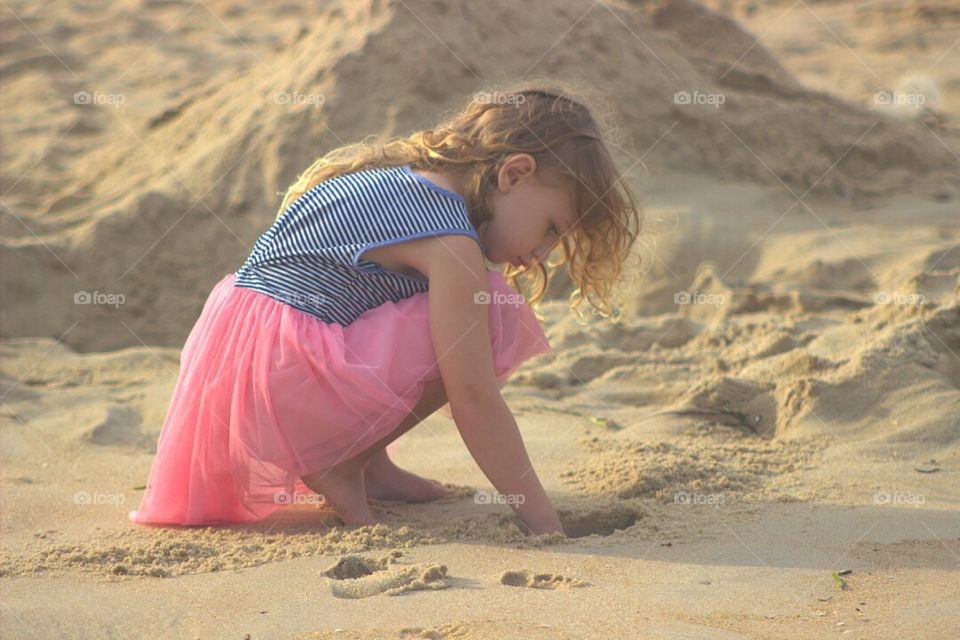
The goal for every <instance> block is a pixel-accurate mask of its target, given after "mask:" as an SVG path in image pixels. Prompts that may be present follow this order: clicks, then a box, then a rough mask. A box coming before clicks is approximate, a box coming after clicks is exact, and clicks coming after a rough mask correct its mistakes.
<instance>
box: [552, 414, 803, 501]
mask: <svg viewBox="0 0 960 640" xmlns="http://www.w3.org/2000/svg"><path fill="white" fill-rule="evenodd" d="M586 445H587V448H588V449H589V450H590V451H591V453H590V454H589V455H588V456H587V457H586V458H585V459H584V460H582V461H578V462H576V463H572V464H571V465H570V468H569V469H568V470H567V471H565V472H564V473H563V474H561V476H562V477H563V479H564V482H565V483H566V484H567V485H568V486H570V487H571V488H573V489H575V490H577V491H579V492H584V493H588V494H591V495H603V494H607V495H611V494H612V495H615V496H616V497H618V498H620V499H630V498H641V497H643V498H655V499H656V500H658V501H660V502H662V503H675V504H686V503H691V502H692V503H697V501H698V500H701V499H703V500H715V501H719V503H720V504H723V503H726V502H727V501H728V500H734V499H736V500H738V501H744V500H757V499H765V500H770V499H774V500H796V499H803V498H808V497H809V496H808V495H806V494H805V493H803V490H799V491H797V490H795V489H796V485H799V484H800V483H799V482H798V481H797V480H798V479H799V478H800V475H801V472H802V471H803V470H805V469H808V468H810V465H812V464H813V463H814V461H815V454H816V452H817V446H816V445H815V444H814V443H813V442H809V443H801V442H789V443H783V442H778V443H772V442H769V441H764V440H756V439H754V438H749V437H744V436H742V435H738V434H735V433H733V432H731V431H729V430H726V431H719V432H718V431H714V435H713V436H712V437H708V436H707V435H705V434H700V435H699V436H698V437H690V438H686V439H683V440H681V441H679V442H659V443H640V442H629V441H623V440H618V439H615V438H598V437H594V438H592V439H590V440H588V441H587V442H586ZM791 488H793V489H794V491H791Z"/></svg>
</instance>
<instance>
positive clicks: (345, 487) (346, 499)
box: [301, 462, 377, 525]
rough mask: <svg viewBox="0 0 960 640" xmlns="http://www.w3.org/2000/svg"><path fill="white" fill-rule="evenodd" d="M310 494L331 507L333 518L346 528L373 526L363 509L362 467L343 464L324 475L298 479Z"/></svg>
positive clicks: (365, 498) (371, 517)
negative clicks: (311, 492) (322, 499)
mask: <svg viewBox="0 0 960 640" xmlns="http://www.w3.org/2000/svg"><path fill="white" fill-rule="evenodd" d="M301 480H303V483H304V484H305V485H307V486H308V487H310V489H312V490H313V491H316V492H317V493H319V494H321V495H323V498H324V500H325V501H326V502H327V503H328V504H329V505H330V506H332V507H333V510H334V511H335V512H336V514H337V517H339V518H340V519H341V520H343V522H344V524H346V525H367V524H376V522H377V521H376V519H375V518H374V517H373V514H372V513H370V507H369V506H368V505H367V494H366V488H365V486H364V481H363V467H362V466H361V465H358V464H356V463H349V462H346V463H343V464H340V465H337V466H335V467H331V468H330V469H327V470H326V471H318V472H317V473H311V474H310V475H306V476H303V477H302V478H301Z"/></svg>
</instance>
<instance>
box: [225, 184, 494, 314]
mask: <svg viewBox="0 0 960 640" xmlns="http://www.w3.org/2000/svg"><path fill="white" fill-rule="evenodd" d="M444 234H461V235H466V236H470V237H471V238H473V239H474V240H476V241H477V244H479V245H480V250H481V251H483V245H482V244H481V243H480V238H479V236H478V235H477V232H476V230H475V229H474V228H473V225H472V224H471V223H470V219H469V218H468V217H467V204H466V201H465V200H464V199H463V196H461V195H460V194H458V193H454V192H453V191H449V190H447V189H444V188H443V187H441V186H439V185H437V184H434V183H433V182H431V181H429V180H427V179H426V178H425V177H423V176H421V175H418V174H416V173H414V172H413V170H412V169H411V167H410V165H402V166H394V167H379V168H374V169H365V170H362V171H357V172H354V173H349V174H345V175H341V176H337V177H335V178H331V179H329V180H325V181H323V182H321V183H320V184H318V185H316V186H314V187H313V188H311V189H309V190H308V191H306V192H305V193H304V194H303V195H302V196H300V197H299V198H297V199H296V200H295V201H294V202H293V203H291V204H290V205H289V206H288V207H287V208H286V209H285V210H284V211H283V212H282V213H281V214H280V216H279V217H278V218H277V220H276V221H275V222H274V223H273V225H271V226H270V228H269V229H267V230H266V231H265V232H264V233H263V234H262V235H261V236H260V237H259V238H258V239H257V242H256V244H255V245H254V247H253V251H252V252H251V253H250V256H249V257H248V258H247V259H246V261H245V262H244V263H243V265H242V266H241V267H240V269H238V270H237V271H236V273H235V275H236V280H235V282H234V286H237V287H244V288H247V289H253V290H254V291H259V292H261V293H264V294H266V295H268V296H270V297H271V298H274V299H276V300H279V301H280V302H283V303H286V304H289V305H291V306H293V307H296V308H297V309H300V310H301V311H304V312H306V313H309V314H311V315H314V316H316V317H317V318H320V319H321V320H323V321H324V322H327V323H337V324H340V325H343V326H347V325H349V324H350V323H351V322H353V321H354V320H355V319H356V318H357V317H359V316H360V315H361V314H362V313H363V312H364V311H367V310H369V309H373V308H374V307H378V306H380V305H382V304H384V303H385V302H387V301H392V302H399V301H400V300H402V299H404V298H407V297H409V296H412V295H414V294H416V293H420V292H424V291H427V290H428V280H427V279H426V278H423V277H421V276H417V277H413V276H407V275H404V274H402V273H398V272H396V271H390V270H387V269H384V268H382V267H381V266H380V265H379V264H377V263H376V262H372V261H369V260H364V259H362V258H360V254H361V253H363V252H364V251H365V250H367V249H372V248H374V247H380V246H384V245H388V244H395V243H398V242H403V241H404V240H412V239H415V238H423V237H427V236H439V235H444Z"/></svg>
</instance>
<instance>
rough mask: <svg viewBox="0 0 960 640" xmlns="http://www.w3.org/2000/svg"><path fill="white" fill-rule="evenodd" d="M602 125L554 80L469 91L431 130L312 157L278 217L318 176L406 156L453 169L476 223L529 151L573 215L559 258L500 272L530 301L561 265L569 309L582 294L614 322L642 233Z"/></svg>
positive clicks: (414, 162) (423, 165) (407, 160)
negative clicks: (563, 191)
mask: <svg viewBox="0 0 960 640" xmlns="http://www.w3.org/2000/svg"><path fill="white" fill-rule="evenodd" d="M579 93H581V94H583V93H584V92H583V91H581V92H579ZM610 130H612V128H611V129H610ZM610 130H608V128H607V127H601V124H600V123H599V122H598V120H597V119H596V118H595V117H594V113H593V112H592V111H591V109H590V108H589V107H588V106H587V104H586V100H585V98H583V97H579V98H578V97H574V92H573V91H572V90H569V89H565V88H561V87H560V85H559V84H558V83H556V82H554V81H548V82H543V81H538V82H527V83H523V84H519V85H516V86H513V87H510V88H506V89H505V90H489V91H482V92H477V93H475V94H473V96H471V98H470V100H469V101H468V102H467V103H466V105H464V106H463V108H462V109H460V110H459V112H457V113H456V114H455V115H454V116H453V117H452V118H450V119H449V120H447V121H445V122H443V123H441V124H439V125H437V126H436V127H434V128H432V129H426V130H423V131H417V132H415V133H412V134H410V135H409V136H407V137H393V138H389V139H387V140H386V141H383V142H380V143H376V142H372V143H368V142H361V143H357V144H353V145H347V146H344V147H340V148H337V149H334V150H333V151H331V152H329V153H327V154H326V155H324V156H322V157H320V158H318V159H317V160H315V161H314V162H313V164H311V165H310V166H309V167H307V169H306V170H305V171H304V172H303V173H301V174H300V176H299V177H298V178H297V180H296V181H295V182H294V183H293V184H292V185H291V186H290V188H289V189H288V190H287V192H286V195H285V196H284V198H283V201H282V203H281V204H280V210H279V212H278V213H277V217H278V218H279V217H280V215H282V214H283V212H284V211H286V209H287V208H288V207H289V206H290V205H291V204H292V203H293V202H294V201H295V200H296V199H297V198H299V197H300V196H302V195H303V194H304V193H305V192H307V191H309V190H310V189H311V188H313V187H314V186H316V185H317V184H319V183H321V182H323V181H324V180H328V179H331V178H334V177H337V176H340V175H344V174H347V173H352V172H355V171H361V170H364V169H371V168H380V167H390V166H398V165H406V164H409V165H411V167H412V168H413V169H418V170H424V171H435V172H442V173H449V174H452V175H453V176H455V177H456V180H457V181H458V183H459V184H461V185H463V186H464V189H465V191H466V193H465V194H464V197H465V200H466V203H467V211H468V215H469V218H470V222H471V223H472V224H473V227H474V228H475V229H479V228H480V226H481V225H482V224H483V223H484V222H485V221H487V220H489V219H491V217H492V211H491V208H490V199H491V196H492V194H493V193H494V192H495V191H496V189H497V183H498V173H499V170H500V167H501V166H502V165H503V163H504V162H505V161H506V159H507V158H509V157H510V156H511V155H512V154H518V153H525V154H529V155H531V156H533V158H534V159H535V160H536V162H537V170H536V174H537V177H538V178H539V179H541V180H543V181H544V182H550V183H553V182H555V181H556V178H557V177H558V176H559V177H560V178H561V179H563V178H569V181H568V182H569V184H572V185H574V188H575V194H576V195H575V203H576V212H577V218H578V219H577V222H576V223H575V224H574V225H573V226H571V227H570V229H568V230H567V232H566V233H565V234H564V235H563V236H562V237H561V238H560V241H559V242H558V244H557V247H556V249H554V253H556V251H557V249H561V248H562V256H561V257H560V259H559V260H558V261H556V262H553V261H551V260H550V259H547V260H544V261H542V262H538V263H535V264H533V265H531V266H530V267H527V268H524V267H513V266H512V265H509V264H508V265H505V267H504V272H503V275H504V280H505V281H506V282H507V283H508V284H509V285H510V286H511V287H513V288H514V289H515V290H518V291H520V292H521V293H523V294H524V297H525V298H526V300H527V301H528V303H529V304H530V306H531V307H532V308H536V305H537V303H538V302H539V301H540V299H541V298H542V297H543V295H544V293H545V292H546V290H547V286H548V285H549V283H550V279H551V276H552V275H553V274H554V272H555V271H556V270H557V268H559V267H560V266H562V265H563V264H564V263H566V264H567V273H568V274H569V276H570V278H571V280H572V281H573V283H574V284H575V285H576V288H575V289H574V290H573V292H572V293H571V294H570V307H571V309H572V310H573V311H574V312H575V313H576V314H577V316H578V317H580V318H581V319H583V316H582V314H581V313H580V312H579V311H578V307H579V305H580V304H582V302H583V301H584V300H587V301H589V302H590V304H591V306H592V307H593V309H594V310H595V312H596V313H597V314H599V315H601V316H603V317H605V318H611V317H612V318H613V320H614V321H617V320H619V319H620V317H621V316H622V308H618V309H617V313H616V314H614V305H613V303H612V301H611V297H612V295H611V294H612V292H614V290H615V289H616V288H617V285H618V283H619V281H620V278H621V275H622V274H623V269H624V264H625V263H626V261H627V259H628V257H629V256H630V255H631V248H632V247H633V244H634V242H635V240H636V239H637V237H638V236H639V234H640V230H641V226H642V211H641V208H640V204H639V200H638V198H637V196H636V195H635V194H634V193H633V191H632V190H631V189H630V188H629V187H628V185H627V184H626V183H625V181H624V177H623V175H622V174H621V172H620V170H619V169H618V167H617V164H616V163H615V161H614V160H613V158H612V156H611V153H610V151H609V149H608V147H607V144H606V142H605V140H606V139H607V138H608V136H609V131H610ZM548 177H549V178H550V179H549V180H547V178H548ZM553 255H554V254H551V257H552V256H553ZM617 297H618V298H619V292H618V296H617Z"/></svg>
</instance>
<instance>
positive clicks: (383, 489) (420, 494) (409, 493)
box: [363, 459, 452, 502]
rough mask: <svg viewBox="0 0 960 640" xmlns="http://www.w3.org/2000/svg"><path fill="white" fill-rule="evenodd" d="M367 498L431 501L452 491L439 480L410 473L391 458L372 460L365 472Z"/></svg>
mask: <svg viewBox="0 0 960 640" xmlns="http://www.w3.org/2000/svg"><path fill="white" fill-rule="evenodd" d="M363 475H364V483H365V486H366V489H367V498H370V499H372V500H395V501H399V502H430V501H432V500H439V499H440V498H444V497H446V496H448V495H450V494H451V493H452V491H450V490H449V489H447V488H445V487H444V486H443V485H441V484H440V483H439V482H436V481H434V480H430V479H428V478H424V477H421V476H418V475H417V474H415V473H410V472H409V471H406V470H405V469H401V468H400V467H398V466H397V465H395V464H393V462H391V461H390V460H389V459H387V460H386V462H384V461H383V459H374V460H371V461H370V464H369V465H367V468H366V469H365V470H364V472H363Z"/></svg>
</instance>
